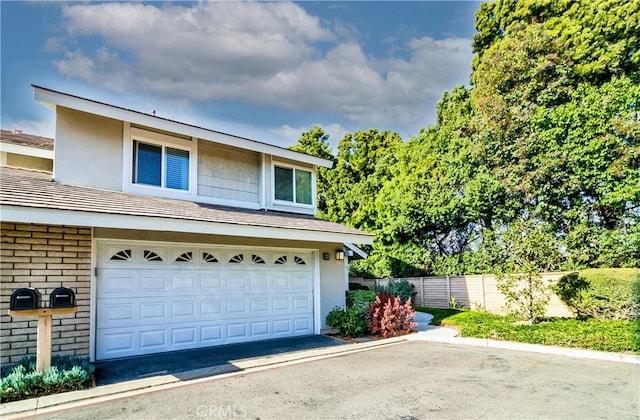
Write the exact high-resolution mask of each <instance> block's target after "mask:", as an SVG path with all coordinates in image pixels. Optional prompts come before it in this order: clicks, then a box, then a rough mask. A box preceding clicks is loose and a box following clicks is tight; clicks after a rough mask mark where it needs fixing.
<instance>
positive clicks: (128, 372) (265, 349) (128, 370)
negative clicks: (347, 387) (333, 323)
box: [95, 335, 349, 385]
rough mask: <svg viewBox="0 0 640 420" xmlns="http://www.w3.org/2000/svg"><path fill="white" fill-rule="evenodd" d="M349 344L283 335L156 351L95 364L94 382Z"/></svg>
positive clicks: (232, 368) (231, 366) (227, 364)
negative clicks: (245, 341)
mask: <svg viewBox="0 0 640 420" xmlns="http://www.w3.org/2000/svg"><path fill="white" fill-rule="evenodd" d="M345 344H349V343H348V342H346V341H343V340H340V339H337V338H332V337H327V336H324V335H310V336H305V337H294V338H282V339H277V340H265V341H255V342H250V343H240V344H229V345H225V346H217V347H207V348H202V349H195V350H183V351H176V352H168V353H155V354H152V355H148V356H138V357H129V358H126V359H116V360H109V361H104V362H98V363H95V367H96V372H95V376H96V382H97V385H108V384H112V383H116V382H123V381H130V380H134V379H144V378H149V377H153V376H159V375H167V374H177V373H180V372H185V371H193V370H196V369H202V368H208V367H224V369H222V370H220V371H221V372H224V373H228V372H234V371H238V370H240V368H238V367H236V366H234V364H233V363H234V362H237V361H239V360H245V359H251V358H255V357H269V356H272V355H277V354H281V353H288V352H296V351H303V350H311V349H316V348H323V347H332V346H340V345H345Z"/></svg>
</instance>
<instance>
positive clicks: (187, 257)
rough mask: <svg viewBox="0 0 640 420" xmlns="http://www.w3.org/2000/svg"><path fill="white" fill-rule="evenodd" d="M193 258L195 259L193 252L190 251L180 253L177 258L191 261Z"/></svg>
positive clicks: (180, 260)
mask: <svg viewBox="0 0 640 420" xmlns="http://www.w3.org/2000/svg"><path fill="white" fill-rule="evenodd" d="M192 259H193V252H191V251H188V252H183V253H182V254H180V255H178V258H176V262H191V260H192Z"/></svg>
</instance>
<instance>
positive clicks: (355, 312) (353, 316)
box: [327, 307, 367, 337]
mask: <svg viewBox="0 0 640 420" xmlns="http://www.w3.org/2000/svg"><path fill="white" fill-rule="evenodd" d="M327 325H328V326H330V327H331V328H335V329H337V330H338V331H339V332H340V335H343V336H352V337H360V336H361V335H364V334H365V333H366V332H367V318H366V312H364V313H363V311H361V310H359V309H358V308H355V307H353V308H339V307H336V308H334V309H333V310H331V312H329V314H328V315H327Z"/></svg>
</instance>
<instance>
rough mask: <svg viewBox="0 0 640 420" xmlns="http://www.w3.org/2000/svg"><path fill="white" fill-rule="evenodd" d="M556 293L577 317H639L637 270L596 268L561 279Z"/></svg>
mask: <svg viewBox="0 0 640 420" xmlns="http://www.w3.org/2000/svg"><path fill="white" fill-rule="evenodd" d="M556 293H557V294H558V296H560V298H561V299H562V300H563V301H564V302H565V303H566V304H567V305H568V306H569V307H570V308H572V309H573V310H574V311H575V312H576V316H577V317H578V318H597V319H601V320H606V319H613V320H615V319H626V320H634V319H638V318H640V270H638V269H634V268H599V269H588V270H582V271H580V272H576V273H571V274H568V275H566V276H564V277H563V278H561V279H560V281H559V282H558V284H557V286H556Z"/></svg>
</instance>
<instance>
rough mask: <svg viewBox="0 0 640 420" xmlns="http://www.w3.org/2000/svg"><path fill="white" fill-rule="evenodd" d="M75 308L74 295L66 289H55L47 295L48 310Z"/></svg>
mask: <svg viewBox="0 0 640 420" xmlns="http://www.w3.org/2000/svg"><path fill="white" fill-rule="evenodd" d="M74 306H76V294H75V293H73V290H71V289H68V288H66V287H57V288H55V289H53V292H51V294H50V295H49V307H50V308H73V307H74Z"/></svg>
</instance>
